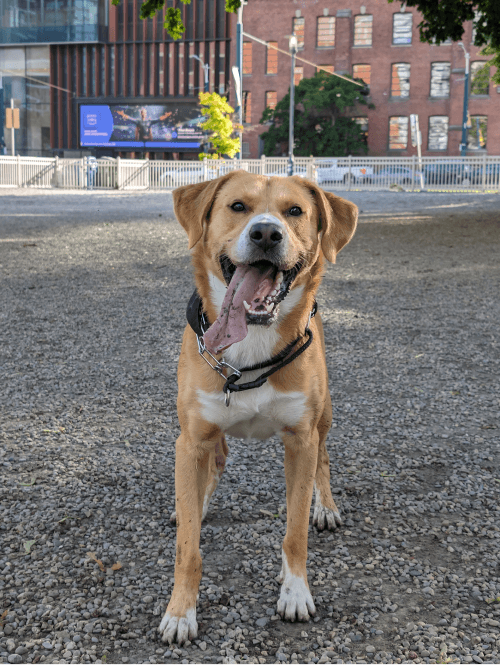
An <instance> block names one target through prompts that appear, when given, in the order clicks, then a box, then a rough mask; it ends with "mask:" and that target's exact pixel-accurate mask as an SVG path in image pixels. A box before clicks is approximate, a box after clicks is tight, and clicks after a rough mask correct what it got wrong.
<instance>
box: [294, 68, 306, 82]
mask: <svg viewBox="0 0 500 665" xmlns="http://www.w3.org/2000/svg"><path fill="white" fill-rule="evenodd" d="M303 78H304V67H295V69H294V70H293V82H294V84H295V85H299V83H300V82H301V81H302V79H303Z"/></svg>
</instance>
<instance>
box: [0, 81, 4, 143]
mask: <svg viewBox="0 0 500 665" xmlns="http://www.w3.org/2000/svg"><path fill="white" fill-rule="evenodd" d="M4 125H5V107H4V102H3V84H2V75H1V74H0V155H3V154H4V148H5V139H4V136H3V127H4Z"/></svg>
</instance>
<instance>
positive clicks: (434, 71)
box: [431, 62, 451, 97]
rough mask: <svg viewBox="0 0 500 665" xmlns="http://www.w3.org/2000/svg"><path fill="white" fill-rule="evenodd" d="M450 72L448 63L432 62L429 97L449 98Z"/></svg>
mask: <svg viewBox="0 0 500 665" xmlns="http://www.w3.org/2000/svg"><path fill="white" fill-rule="evenodd" d="M450 71H451V64H450V63H449V62H433V63H432V64H431V97H449V96H450Z"/></svg>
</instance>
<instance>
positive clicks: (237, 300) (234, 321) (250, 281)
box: [203, 266, 273, 355]
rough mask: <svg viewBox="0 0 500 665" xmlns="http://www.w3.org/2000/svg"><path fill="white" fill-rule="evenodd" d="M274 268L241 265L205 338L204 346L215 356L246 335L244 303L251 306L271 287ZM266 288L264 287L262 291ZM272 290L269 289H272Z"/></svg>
mask: <svg viewBox="0 0 500 665" xmlns="http://www.w3.org/2000/svg"><path fill="white" fill-rule="evenodd" d="M272 270H273V269H272V267H269V269H268V270H265V271H262V270H260V269H259V268H258V267H255V266H238V267H237V268H236V270H235V272H234V275H233V277H232V279H231V281H230V282H229V286H228V287H227V291H226V296H225V298H224V302H223V303H222V307H221V310H220V314H219V316H218V317H217V320H216V321H215V322H214V323H213V324H212V325H211V326H210V328H209V329H208V330H207V332H206V333H205V334H204V335H203V341H204V342H205V346H206V348H207V349H208V351H210V353H213V354H214V355H215V354H217V353H220V352H221V351H224V349H227V348H228V347H229V346H231V344H235V343H236V342H241V340H242V339H245V337H246V336H247V332H248V328H247V321H246V310H245V307H244V305H243V301H244V300H246V301H247V303H249V304H250V303H251V302H252V301H253V300H254V298H255V297H256V296H257V294H258V293H259V292H260V291H262V290H266V291H267V290H268V287H269V282H270V283H271V284H272V278H271V280H270V279H269V278H270V276H271V273H272ZM263 287H264V288H263ZM269 288H270V287H269Z"/></svg>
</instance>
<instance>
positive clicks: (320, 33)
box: [316, 16, 335, 48]
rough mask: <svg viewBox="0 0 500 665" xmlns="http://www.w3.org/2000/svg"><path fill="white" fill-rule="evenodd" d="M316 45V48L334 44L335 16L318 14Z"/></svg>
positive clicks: (330, 46) (329, 46)
mask: <svg viewBox="0 0 500 665" xmlns="http://www.w3.org/2000/svg"><path fill="white" fill-rule="evenodd" d="M316 46H317V47H318V48H333V47H334V46H335V16H318V29H317V37H316Z"/></svg>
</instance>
